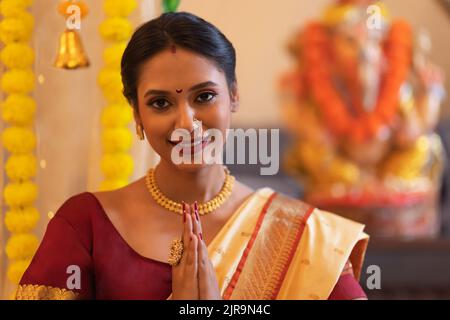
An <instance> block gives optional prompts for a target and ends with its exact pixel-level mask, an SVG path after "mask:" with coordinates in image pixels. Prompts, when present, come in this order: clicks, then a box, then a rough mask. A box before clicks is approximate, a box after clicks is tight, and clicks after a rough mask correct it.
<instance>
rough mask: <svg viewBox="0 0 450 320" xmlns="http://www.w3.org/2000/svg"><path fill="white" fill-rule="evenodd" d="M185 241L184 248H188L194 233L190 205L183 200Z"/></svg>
mask: <svg viewBox="0 0 450 320" xmlns="http://www.w3.org/2000/svg"><path fill="white" fill-rule="evenodd" d="M182 206H183V243H184V249H185V250H186V249H187V248H188V245H189V242H190V241H191V234H192V219H191V215H190V210H189V209H190V208H189V206H188V205H187V204H186V203H185V202H184V201H183V202H182Z"/></svg>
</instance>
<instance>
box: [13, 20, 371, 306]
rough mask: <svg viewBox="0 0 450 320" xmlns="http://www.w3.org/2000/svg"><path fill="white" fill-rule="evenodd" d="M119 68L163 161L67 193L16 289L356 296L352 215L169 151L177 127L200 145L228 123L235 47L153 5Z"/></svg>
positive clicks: (36, 293)
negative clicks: (108, 187) (97, 187)
mask: <svg viewBox="0 0 450 320" xmlns="http://www.w3.org/2000/svg"><path fill="white" fill-rule="evenodd" d="M121 68H122V80H123V85H124V95H125V97H126V98H127V99H128V101H129V102H130V104H131V105H132V107H133V109H134V118H135V121H136V128H137V133H138V136H139V137H140V139H145V137H146V138H147V140H148V142H149V143H150V145H151V146H152V147H153V149H154V150H155V151H156V152H157V153H158V154H159V155H160V157H161V161H160V162H159V164H158V165H157V167H156V168H155V169H154V170H152V169H150V170H149V172H148V174H147V175H146V176H145V177H143V178H141V179H139V180H137V181H135V182H133V183H131V184H129V185H127V186H125V187H123V188H121V189H118V190H114V191H108V192H96V193H88V192H85V193H82V194H79V195H76V196H74V197H72V198H70V199H69V200H67V201H66V202H65V203H64V204H63V205H62V206H61V208H60V209H59V210H58V212H57V213H56V215H55V217H54V218H53V219H52V220H51V221H50V223H49V225H48V227H47V230H46V233H45V236H44V238H43V240H42V243H41V245H40V247H39V249H38V251H37V252H36V254H35V256H34V258H33V260H32V262H31V264H30V266H29V267H28V269H27V270H26V272H25V274H24V275H23V277H22V279H21V282H20V285H19V288H18V290H17V293H16V297H17V299H73V298H78V299H194V300H195V299H358V298H365V294H364V292H363V290H362V289H361V287H360V286H359V284H358V282H357V280H356V279H358V278H359V274H360V270H361V264H362V260H363V257H364V252H365V248H366V245H367V238H368V237H367V235H365V234H364V233H363V232H362V230H363V226H362V225H360V224H357V223H354V222H352V221H348V220H345V219H343V218H340V217H338V216H335V215H332V214H330V213H327V212H322V211H320V210H318V209H315V208H312V207H311V206H309V205H307V204H305V203H302V202H301V201H299V200H294V199H290V198H288V197H285V196H283V195H281V194H278V193H276V192H274V191H273V190H272V189H270V188H263V189H259V190H252V189H250V188H249V187H247V186H245V185H243V184H242V183H240V182H238V181H235V180H234V177H232V176H231V175H230V174H229V172H228V171H227V170H226V169H225V170H224V167H223V166H222V165H220V164H215V163H213V164H206V163H200V164H196V163H180V164H175V162H174V161H173V157H172V151H173V150H174V148H178V147H179V145H178V144H179V143H180V140H179V139H174V138H173V135H172V133H173V132H174V131H176V130H180V129H183V130H186V131H187V132H188V133H189V140H188V143H187V144H186V142H185V141H182V144H184V147H183V149H182V153H183V152H186V154H188V155H189V153H187V151H186V150H188V151H189V150H191V151H192V150H197V149H196V148H198V146H199V145H200V149H201V150H204V149H206V147H207V146H208V145H209V144H210V143H212V141H211V139H209V140H207V137H206V135H204V134H203V133H204V132H207V130H208V129H216V130H219V131H220V132H221V133H222V134H223V136H225V133H226V130H227V129H228V128H229V126H230V118H231V113H232V112H236V111H237V108H238V104H239V95H238V90H237V83H236V77H235V51H234V48H233V46H232V44H231V43H230V42H229V41H228V40H227V38H226V37H225V36H224V35H223V34H222V33H221V32H220V31H219V30H218V29H217V28H216V27H214V26H213V25H211V24H210V23H208V22H206V21H204V20H203V19H201V18H199V17H196V16H194V15H192V14H189V13H184V12H179V13H166V14H163V15H161V16H160V17H159V18H157V19H154V20H151V21H149V22H147V23H145V24H144V25H142V26H141V27H140V28H139V29H138V30H137V31H136V32H135V33H134V34H133V36H132V38H131V40H130V42H129V44H128V46H127V48H126V50H125V52H124V55H123V58H122V63H121ZM196 127H197V128H196ZM195 129H197V130H195ZM192 132H200V133H201V135H200V137H201V139H200V140H197V138H195V139H194V136H192V135H191V133H192ZM197 142H198V143H199V144H197ZM193 156H194V155H191V157H193ZM191 157H189V158H191ZM179 238H181V239H182V241H173V240H174V239H179ZM169 248H171V249H170V253H171V257H170V263H168V262H167V256H168V254H169Z"/></svg>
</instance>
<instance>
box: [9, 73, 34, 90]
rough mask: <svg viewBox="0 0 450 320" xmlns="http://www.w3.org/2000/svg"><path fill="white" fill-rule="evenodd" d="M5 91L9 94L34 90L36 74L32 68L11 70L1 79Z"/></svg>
mask: <svg viewBox="0 0 450 320" xmlns="http://www.w3.org/2000/svg"><path fill="white" fill-rule="evenodd" d="M1 86H2V89H3V91H5V92H6V93H8V94H13V93H18V94H26V93H30V92H31V91H33V90H34V86H35V76H34V73H33V71H31V70H19V69H14V70H9V71H7V72H5V73H4V74H3V76H2V79H1Z"/></svg>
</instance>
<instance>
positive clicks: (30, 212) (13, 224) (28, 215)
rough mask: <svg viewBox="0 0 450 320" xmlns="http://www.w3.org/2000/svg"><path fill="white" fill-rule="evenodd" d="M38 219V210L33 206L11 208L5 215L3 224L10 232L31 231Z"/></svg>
mask: <svg viewBox="0 0 450 320" xmlns="http://www.w3.org/2000/svg"><path fill="white" fill-rule="evenodd" d="M38 221H39V211H38V210H37V209H36V208H34V207H26V208H24V209H12V210H9V211H8V212H6V215H5V225H6V228H7V229H8V231H9V232H11V233H27V232H31V231H32V230H33V229H34V227H35V226H36V224H37V222H38Z"/></svg>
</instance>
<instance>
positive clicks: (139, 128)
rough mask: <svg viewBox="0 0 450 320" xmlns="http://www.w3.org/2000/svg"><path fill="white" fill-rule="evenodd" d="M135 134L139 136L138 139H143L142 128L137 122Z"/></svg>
mask: <svg viewBox="0 0 450 320" xmlns="http://www.w3.org/2000/svg"><path fill="white" fill-rule="evenodd" d="M136 134H137V136H138V137H139V140H144V139H145V138H144V129H143V128H142V126H141V125H140V124H139V123H136Z"/></svg>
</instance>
